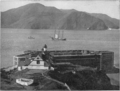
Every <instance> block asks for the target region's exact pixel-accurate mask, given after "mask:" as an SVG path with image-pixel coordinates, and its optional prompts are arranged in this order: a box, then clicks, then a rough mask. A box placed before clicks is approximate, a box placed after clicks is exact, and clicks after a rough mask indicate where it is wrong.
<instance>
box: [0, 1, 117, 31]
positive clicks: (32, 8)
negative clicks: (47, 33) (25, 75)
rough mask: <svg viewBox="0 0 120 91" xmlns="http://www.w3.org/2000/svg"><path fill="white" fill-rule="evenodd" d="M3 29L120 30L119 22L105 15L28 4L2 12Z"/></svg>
mask: <svg viewBox="0 0 120 91" xmlns="http://www.w3.org/2000/svg"><path fill="white" fill-rule="evenodd" d="M1 27H2V28H19V29H54V28H59V29H67V30H80V29H89V28H90V29H91V30H106V29H108V28H115V29H118V28H119V20H117V19H114V18H111V17H109V16H107V15H105V14H90V13H87V12H81V11H77V10H74V9H71V10H63V9H62V10H61V9H57V8H55V7H47V6H44V5H42V4H39V3H33V4H28V5H25V6H21V7H18V8H14V9H10V10H8V11H5V12H1Z"/></svg>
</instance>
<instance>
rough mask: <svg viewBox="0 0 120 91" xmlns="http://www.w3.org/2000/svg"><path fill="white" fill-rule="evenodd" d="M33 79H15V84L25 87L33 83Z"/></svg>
mask: <svg viewBox="0 0 120 91" xmlns="http://www.w3.org/2000/svg"><path fill="white" fill-rule="evenodd" d="M33 81H34V80H33V79H26V78H19V79H16V83H18V84H20V85H25V86H29V85H31V84H32V83H33Z"/></svg>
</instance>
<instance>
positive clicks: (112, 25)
mask: <svg viewBox="0 0 120 91" xmlns="http://www.w3.org/2000/svg"><path fill="white" fill-rule="evenodd" d="M91 15H93V16H95V17H97V18H100V19H102V20H103V21H104V22H105V24H106V25H107V26H108V27H110V28H115V29H118V28H119V20H117V19H115V18H111V17H109V16H108V15H105V14H96V13H92V14H91Z"/></svg>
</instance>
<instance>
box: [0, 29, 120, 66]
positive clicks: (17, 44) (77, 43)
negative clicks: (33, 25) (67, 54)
mask: <svg viewBox="0 0 120 91" xmlns="http://www.w3.org/2000/svg"><path fill="white" fill-rule="evenodd" d="M1 34H2V35H1V67H7V66H11V65H12V64H13V63H12V57H13V56H14V55H18V54H20V53H23V51H25V50H41V48H42V47H43V46H44V44H47V46H48V50H69V49H70V50H72V49H78V50H81V49H90V50H108V51H114V53H115V56H114V57H115V58H114V59H115V61H114V63H115V64H117V65H118V63H119V31H118V30H113V31H70V30H64V37H65V38H67V41H52V40H51V38H50V37H51V36H53V35H54V30H30V29H2V30H1ZM29 36H32V37H34V38H35V39H28V37H29Z"/></svg>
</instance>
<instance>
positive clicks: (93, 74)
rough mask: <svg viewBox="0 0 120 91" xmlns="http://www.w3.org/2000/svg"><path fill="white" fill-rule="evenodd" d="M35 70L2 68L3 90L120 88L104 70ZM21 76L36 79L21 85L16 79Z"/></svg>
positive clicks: (0, 72)
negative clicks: (7, 69) (111, 81)
mask: <svg viewBox="0 0 120 91" xmlns="http://www.w3.org/2000/svg"><path fill="white" fill-rule="evenodd" d="M33 72H35V70H33V71H31V70H29V69H25V70H23V71H17V69H14V70H10V71H5V69H1V71H0V74H1V87H0V88H1V90H119V86H113V85H111V83H110V78H109V77H108V76H107V75H106V73H105V72H103V71H93V70H88V69H85V70H82V71H68V72H64V73H63V72H62V73H60V72H59V71H58V70H53V71H50V70H41V71H40V70H38V72H36V73H33ZM28 73H29V74H28ZM20 77H24V78H31V79H34V83H33V84H32V85H30V86H22V85H19V84H17V83H16V79H17V78H20Z"/></svg>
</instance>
